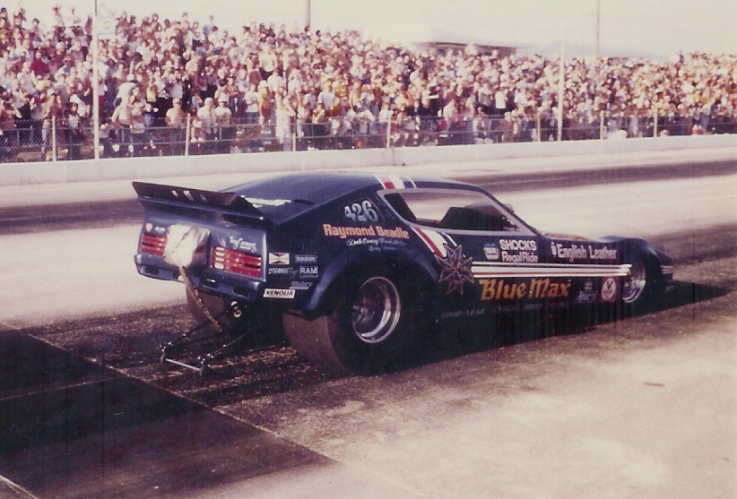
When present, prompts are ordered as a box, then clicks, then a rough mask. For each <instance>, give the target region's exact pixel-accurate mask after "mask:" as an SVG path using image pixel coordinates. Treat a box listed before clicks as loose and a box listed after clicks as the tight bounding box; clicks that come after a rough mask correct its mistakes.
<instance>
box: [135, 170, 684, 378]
mask: <svg viewBox="0 0 737 499" xmlns="http://www.w3.org/2000/svg"><path fill="white" fill-rule="evenodd" d="M133 186H134V188H135V191H136V193H137V194H138V199H139V202H140V203H141V205H142V206H143V208H144V220H143V225H142V229H141V233H140V239H139V245H138V251H137V253H136V255H135V264H136V267H137V269H138V272H139V273H140V274H141V275H144V276H147V277H151V278H155V279H164V280H171V281H182V282H184V283H185V285H186V288H187V290H186V296H187V299H188V302H189V305H190V308H191V309H192V312H193V313H194V315H195V316H196V317H197V318H199V319H202V320H203V324H207V323H209V325H210V326H212V327H214V328H216V329H218V330H219V331H221V332H222V331H224V332H226V333H227V334H228V335H231V336H233V337H234V338H237V337H239V335H242V334H245V329H247V328H248V327H249V326H248V325H247V324H249V323H251V322H254V321H255V320H256V319H258V321H260V322H263V321H270V322H271V323H272V326H273V327H274V328H278V329H280V330H282V329H283V333H284V334H285V336H286V338H287V339H288V341H289V343H290V344H291V345H292V346H293V347H294V348H295V349H296V351H297V352H298V354H300V355H301V356H302V357H304V358H306V359H307V360H309V361H311V362H313V363H316V364H318V365H319V366H322V367H324V368H327V369H331V370H337V371H349V372H361V373H365V372H372V371H376V370H380V369H382V368H384V367H386V366H387V365H388V364H389V363H391V362H393V361H395V360H397V359H398V358H399V357H400V356H402V355H403V354H407V353H408V350H410V349H412V348H413V346H414V345H415V344H416V341H417V339H418V337H419V336H420V335H423V334H427V333H428V331H431V330H434V329H435V328H437V327H440V326H442V325H444V324H448V323H453V322H460V323H461V324H462V323H463V322H464V321H469V320H471V319H474V320H482V321H483V320H485V318H487V317H490V316H491V315H492V314H499V313H512V314H513V313H517V312H529V311H535V310H545V311H549V310H555V309H569V308H570V309H575V308H577V307H591V306H602V305H611V306H614V307H619V308H620V309H630V308H632V307H636V306H639V305H641V304H643V303H646V302H647V301H649V300H651V299H653V298H654V297H656V296H657V295H658V294H660V293H661V292H663V291H664V290H665V289H667V288H668V287H670V286H671V285H672V278H673V265H672V261H671V259H670V258H669V257H668V256H666V255H665V254H663V253H661V252H659V251H658V250H656V249H655V248H653V246H652V245H650V244H649V243H648V242H646V241H644V240H642V239H634V238H626V237H619V236H612V237H606V238H603V239H598V240H589V239H583V238H578V237H561V236H550V235H545V234H543V233H541V232H539V231H538V230H536V229H535V228H534V227H532V226H531V225H529V224H527V223H526V222H525V221H523V220H521V219H520V218H519V217H518V216H517V215H516V214H515V213H514V211H513V210H512V209H511V208H510V207H508V206H506V205H504V204H503V203H502V202H500V201H499V200H497V199H496V198H495V197H494V196H492V195H491V194H489V193H488V192H486V191H485V190H483V189H481V188H479V187H477V186H474V185H471V184H468V183H463V182H457V181H448V180H435V179H420V178H415V179H411V178H407V177H402V176H397V175H372V174H356V173H303V174H289V175H283V176H277V177H274V178H269V179H264V180H256V181H251V182H248V183H245V184H242V185H237V186H234V187H231V188H229V189H225V190H223V191H219V192H212V191H205V190H200V189H188V188H184V187H176V186H168V185H159V184H151V183H142V182H134V183H133ZM481 334H494V331H491V332H490V333H489V332H488V330H487V331H484V332H482V333H481ZM171 346H172V345H169V347H171ZM167 348H168V347H165V348H164V349H163V353H162V359H164V360H167V359H168V357H169V354H170V352H169V351H168V350H167ZM214 358H215V357H214V356H211V355H210V356H206V357H205V358H203V359H201V361H200V362H201V365H199V366H194V367H195V368H197V367H199V368H200V369H201V370H202V369H206V368H208V367H209V364H210V363H211V362H212V360H213V359H214Z"/></svg>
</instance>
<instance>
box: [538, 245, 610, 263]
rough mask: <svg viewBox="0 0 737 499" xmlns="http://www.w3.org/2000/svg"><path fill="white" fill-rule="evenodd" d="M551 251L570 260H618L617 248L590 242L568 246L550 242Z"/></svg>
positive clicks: (563, 258) (555, 255) (558, 256)
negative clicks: (595, 245) (594, 244)
mask: <svg viewBox="0 0 737 499" xmlns="http://www.w3.org/2000/svg"><path fill="white" fill-rule="evenodd" d="M550 251H551V252H552V253H553V257H555V258H559V259H561V260H567V261H569V262H575V261H576V260H616V259H617V250H616V249H612V248H609V247H608V246H602V247H600V248H597V247H594V246H592V245H590V244H588V245H583V244H571V245H570V246H566V245H564V244H561V243H555V242H553V243H550Z"/></svg>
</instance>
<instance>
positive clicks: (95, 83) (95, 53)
mask: <svg viewBox="0 0 737 499" xmlns="http://www.w3.org/2000/svg"><path fill="white" fill-rule="evenodd" d="M97 28H98V26H97V0H95V10H94V15H93V17H92V114H93V124H94V125H93V126H94V130H93V131H92V134H93V136H94V142H93V143H94V148H95V160H98V159H100V88H99V87H100V68H99V50H100V48H99V47H98V43H99V37H98V33H97Z"/></svg>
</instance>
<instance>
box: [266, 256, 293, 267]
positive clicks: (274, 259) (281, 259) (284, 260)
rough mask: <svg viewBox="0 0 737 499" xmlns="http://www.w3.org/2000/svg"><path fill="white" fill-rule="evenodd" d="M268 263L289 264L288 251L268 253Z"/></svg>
mask: <svg viewBox="0 0 737 499" xmlns="http://www.w3.org/2000/svg"><path fill="white" fill-rule="evenodd" d="M269 265H289V253H269Z"/></svg>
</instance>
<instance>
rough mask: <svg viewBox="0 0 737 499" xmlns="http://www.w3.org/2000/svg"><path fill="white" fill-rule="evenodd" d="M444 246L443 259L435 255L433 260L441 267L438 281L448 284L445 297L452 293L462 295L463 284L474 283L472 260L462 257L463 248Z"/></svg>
mask: <svg viewBox="0 0 737 499" xmlns="http://www.w3.org/2000/svg"><path fill="white" fill-rule="evenodd" d="M444 246H445V257H443V258H441V257H439V256H438V255H435V259H436V260H437V262H438V263H439V264H440V266H441V270H440V277H439V278H438V281H439V282H447V283H448V288H447V289H446V290H445V294H446V295H449V294H451V293H452V292H453V291H458V292H459V293H460V294H463V283H464V282H470V283H473V282H474V277H473V273H472V272H471V267H472V265H473V258H470V257H469V258H466V257H464V256H463V247H462V246H461V245H458V246H457V247H455V248H451V247H450V246H448V245H447V244H445V245H444Z"/></svg>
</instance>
